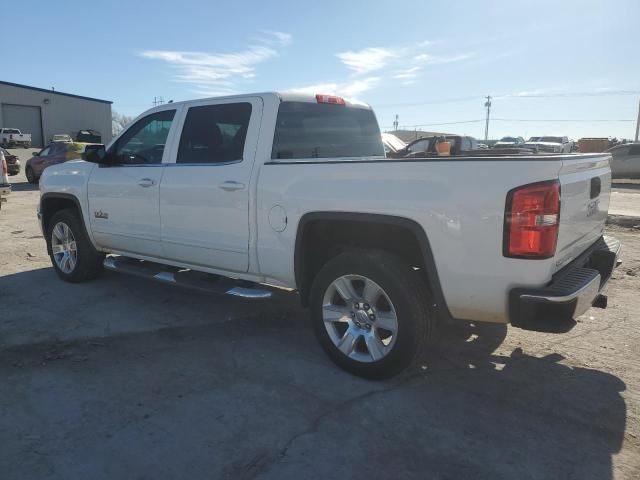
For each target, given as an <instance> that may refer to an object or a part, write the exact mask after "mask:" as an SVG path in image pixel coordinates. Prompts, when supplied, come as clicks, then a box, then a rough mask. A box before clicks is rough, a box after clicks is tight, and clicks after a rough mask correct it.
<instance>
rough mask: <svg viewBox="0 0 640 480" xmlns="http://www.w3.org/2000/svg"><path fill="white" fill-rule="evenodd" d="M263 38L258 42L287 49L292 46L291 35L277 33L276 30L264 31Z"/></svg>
mask: <svg viewBox="0 0 640 480" xmlns="http://www.w3.org/2000/svg"><path fill="white" fill-rule="evenodd" d="M262 33H263V36H262V37H260V38H259V39H258V40H259V41H261V42H262V43H266V44H267V45H275V46H279V47H286V46H287V45H291V41H292V39H293V37H292V36H291V34H290V33H284V32H276V31H274V30H262Z"/></svg>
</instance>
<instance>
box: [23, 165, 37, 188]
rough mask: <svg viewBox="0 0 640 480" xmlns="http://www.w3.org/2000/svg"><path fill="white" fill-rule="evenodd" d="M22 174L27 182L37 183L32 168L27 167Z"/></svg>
mask: <svg viewBox="0 0 640 480" xmlns="http://www.w3.org/2000/svg"><path fill="white" fill-rule="evenodd" d="M24 174H25V176H26V177H27V182H29V183H34V184H35V183H38V179H37V178H36V174H35V172H34V171H33V168H31V167H27V169H26V170H25V171H24Z"/></svg>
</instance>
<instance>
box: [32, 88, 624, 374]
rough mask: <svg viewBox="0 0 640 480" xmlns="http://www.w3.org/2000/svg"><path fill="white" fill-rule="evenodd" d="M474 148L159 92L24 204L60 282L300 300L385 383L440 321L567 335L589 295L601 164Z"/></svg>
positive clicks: (311, 113) (275, 102)
mask: <svg viewBox="0 0 640 480" xmlns="http://www.w3.org/2000/svg"><path fill="white" fill-rule="evenodd" d="M485 152H486V155H485V156H479V155H476V156H468V157H465V156H458V157H456V158H447V157H436V158H434V157H427V158H418V157H411V158H400V159H387V158H385V154H384V149H383V145H382V141H381V136H380V130H379V128H378V124H377V121H376V118H375V115H374V113H373V111H372V110H371V109H370V108H369V107H368V106H367V105H365V104H361V103H358V102H355V101H348V100H345V99H343V98H340V97H336V96H328V95H315V96H314V95H303V94H294V93H262V94H253V95H239V96H229V97H221V98H211V99H203V100H195V101H188V102H181V103H171V104H165V105H161V106H157V107H155V108H153V109H151V110H149V111H147V112H145V113H144V114H142V115H141V116H140V117H138V118H137V119H136V120H135V121H134V122H133V123H132V124H130V126H128V127H127V129H126V130H124V131H123V132H121V133H120V135H119V136H118V137H117V138H115V139H114V140H113V141H112V142H111V144H110V145H108V146H106V147H105V146H101V145H93V146H92V145H89V146H87V149H86V151H85V160H86V161H70V162H66V163H63V164H59V165H53V166H51V167H49V168H47V169H46V170H45V171H44V172H43V174H42V177H41V179H40V192H41V198H40V206H39V212H38V215H39V218H40V221H41V225H42V229H43V232H44V237H45V239H46V242H47V250H48V253H49V255H50V257H51V261H52V265H53V267H54V269H55V271H56V273H57V274H58V275H59V276H60V277H61V278H62V279H63V280H66V281H69V282H80V281H85V280H89V279H91V278H94V277H96V276H97V275H99V273H100V271H101V270H102V269H103V268H107V269H109V270H113V271H119V272H124V273H130V274H135V275H140V276H143V277H148V278H153V279H155V280H158V281H161V282H166V283H169V284H172V285H183V286H191V287H195V288H198V289H200V290H204V291H207V292H213V293H224V294H229V295H235V296H240V297H244V298H251V299H264V298H269V297H270V296H271V295H273V292H274V291H275V292H297V294H298V295H299V296H300V299H301V301H302V303H303V304H304V305H306V306H308V307H309V309H310V313H311V317H312V325H313V329H314V331H315V334H316V336H317V338H318V340H319V342H320V344H321V345H322V347H323V348H324V350H325V351H326V352H327V354H328V355H329V356H330V358H331V359H332V360H333V361H334V362H335V363H337V364H338V365H339V366H341V367H342V368H344V369H346V370H347V371H349V372H352V373H354V374H357V375H361V376H364V377H368V378H382V377H387V376H390V375H393V374H395V373H397V372H399V371H400V370H402V369H404V368H406V367H408V366H409V365H410V364H412V362H413V361H414V360H415V359H417V358H420V356H419V352H420V351H421V349H422V348H423V347H426V346H428V345H429V342H430V341H431V340H433V339H434V337H435V332H436V330H437V327H438V326H439V325H440V324H441V323H443V322H448V321H452V320H454V319H462V320H473V321H476V322H494V323H502V324H506V323H509V322H510V323H511V324H513V325H516V326H519V327H521V328H525V329H533V330H544V329H564V327H565V326H567V325H569V326H570V325H571V323H572V317H575V316H578V315H581V314H583V313H584V312H585V311H586V310H588V309H589V308H590V307H591V306H592V304H595V305H596V306H602V307H603V306H605V303H606V301H605V300H606V298H605V297H604V296H603V295H602V294H601V293H600V292H601V290H602V289H603V287H604V286H605V284H606V282H607V280H608V278H609V276H610V275H611V272H612V270H613V268H614V266H615V265H616V262H617V256H618V252H619V248H620V244H619V242H618V241H617V240H615V239H613V238H609V237H604V236H603V231H604V224H605V220H606V217H607V209H608V205H609V197H610V182H611V171H610V168H609V161H610V155H608V154H595V155H529V156H527V155H519V156H511V155H498V154H495V153H494V152H492V151H490V150H488V151H485ZM287 294H289V293H287ZM265 321H266V319H265Z"/></svg>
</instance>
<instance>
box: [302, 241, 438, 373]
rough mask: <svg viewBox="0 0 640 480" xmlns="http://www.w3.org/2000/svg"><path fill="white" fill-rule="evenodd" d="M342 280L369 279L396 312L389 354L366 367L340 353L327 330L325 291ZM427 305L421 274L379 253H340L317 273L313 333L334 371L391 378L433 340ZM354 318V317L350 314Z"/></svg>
mask: <svg viewBox="0 0 640 480" xmlns="http://www.w3.org/2000/svg"><path fill="white" fill-rule="evenodd" d="M343 275H357V276H362V277H366V278H367V279H370V280H373V282H375V283H376V284H378V286H380V287H381V288H382V290H383V291H384V293H385V294H386V296H387V297H388V298H389V300H390V301H391V303H392V304H393V307H394V308H395V312H396V317H397V337H396V339H395V343H394V344H393V345H392V346H391V347H392V348H391V349H390V351H389V352H388V353H387V354H386V356H384V357H382V358H381V359H380V360H376V361H368V362H365V361H358V360H354V359H353V358H350V357H349V356H347V355H346V354H344V353H342V351H340V350H339V349H338V347H337V346H336V345H335V344H334V341H333V340H332V339H331V337H330V335H329V333H328V331H327V328H325V324H324V320H323V313H322V311H323V300H324V296H325V292H327V291H328V289H329V288H330V286H331V284H332V283H333V282H334V280H336V279H338V278H340V277H342V276H343ZM429 305H431V301H430V294H429V291H428V288H427V286H426V284H425V282H424V281H423V280H422V278H421V277H420V275H419V274H418V273H417V272H416V271H414V269H412V268H411V267H410V266H409V265H407V264H406V263H404V262H403V261H402V260H401V259H400V258H398V257H397V256H395V255H391V254H389V253H386V252H383V251H369V250H356V251H350V252H345V253H342V254H340V255H338V256H336V257H334V258H333V259H331V260H330V261H329V262H327V263H326V264H325V265H324V266H323V267H322V268H321V269H320V271H319V272H318V275H317V276H316V278H315V280H314V282H313V285H312V287H311V296H310V306H311V309H312V321H313V328H314V331H315V334H316V337H317V338H318V341H319V342H320V345H322V348H323V349H324V350H325V352H326V353H327V354H328V355H329V357H330V358H331V359H332V360H333V361H334V362H335V363H336V364H337V365H338V366H340V367H341V368H343V369H344V370H346V371H348V372H350V373H352V374H354V375H357V376H360V377H364V378H369V379H383V378H388V377H391V376H393V375H395V374H397V373H399V372H400V371H402V370H404V369H406V368H408V367H409V366H410V365H411V364H412V363H413V362H414V361H415V360H416V359H417V358H419V355H420V353H421V350H422V347H423V346H425V345H426V344H427V343H428V342H429V341H430V339H432V338H433V336H434V326H435V319H434V317H433V315H432V314H431V312H430V308H429ZM347 308H351V307H350V306H349V307H347ZM352 318H357V316H356V317H353V315H352ZM365 334H366V332H365ZM363 338H364V337H363ZM358 341H360V340H358ZM356 343H357V341H356ZM365 349H366V347H365Z"/></svg>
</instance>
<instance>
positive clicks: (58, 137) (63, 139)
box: [51, 133, 73, 143]
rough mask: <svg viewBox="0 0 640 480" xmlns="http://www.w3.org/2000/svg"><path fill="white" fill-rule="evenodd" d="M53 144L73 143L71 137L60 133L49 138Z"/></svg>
mask: <svg viewBox="0 0 640 480" xmlns="http://www.w3.org/2000/svg"><path fill="white" fill-rule="evenodd" d="M54 142H73V138H71V135H67V134H66V133H61V134H58V135H54V136H53V137H51V143H54Z"/></svg>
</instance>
